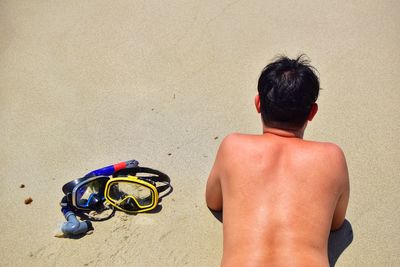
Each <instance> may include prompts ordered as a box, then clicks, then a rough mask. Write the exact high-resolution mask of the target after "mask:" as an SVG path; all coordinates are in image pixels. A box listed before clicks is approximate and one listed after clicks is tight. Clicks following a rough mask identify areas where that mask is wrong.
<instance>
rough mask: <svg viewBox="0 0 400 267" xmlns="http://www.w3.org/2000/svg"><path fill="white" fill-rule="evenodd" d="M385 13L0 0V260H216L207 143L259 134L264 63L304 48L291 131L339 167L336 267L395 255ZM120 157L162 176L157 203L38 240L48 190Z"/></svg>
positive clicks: (394, 36) (399, 241) (363, 5)
mask: <svg viewBox="0 0 400 267" xmlns="http://www.w3.org/2000/svg"><path fill="white" fill-rule="evenodd" d="M399 12H400V4H399V2H396V1H370V0H367V1H351V2H349V1H343V0H340V1H326V2H319V3H315V1H278V2H277V1H208V0H206V1H57V2H55V1H25V2H22V1H1V2H0V123H1V127H0V136H1V139H0V146H1V153H0V162H1V164H0V167H1V172H0V173H1V174H0V176H1V177H0V189H1V191H0V200H1V206H0V211H1V216H0V225H1V226H2V229H3V233H2V235H1V238H0V240H1V249H0V264H1V265H2V266H71V265H72V264H73V265H76V266H111V265H128V264H129V265H131V266H156V265H161V266H218V264H219V261H220V257H221V252H222V225H221V224H220V223H219V222H218V221H217V220H216V219H215V218H214V217H213V216H212V214H211V213H210V212H209V211H208V209H207V208H206V206H205V201H204V188H205V182H206V178H207V175H208V171H209V169H210V167H211V165H212V163H213V160H214V156H215V152H216V149H217V148H218V145H219V143H220V141H221V140H222V139H223V137H224V136H226V135H227V134H229V133H230V132H234V131H237V132H246V133H260V132H261V122H260V118H259V117H258V114H257V113H256V112H255V109H254V106H253V97H254V95H255V94H256V83H257V78H258V75H259V73H260V71H261V69H262V68H263V67H264V66H265V64H266V63H268V62H269V61H270V60H271V59H272V58H273V57H274V56H275V55H277V54H281V53H285V54H287V55H289V56H291V57H293V56H296V55H297V54H299V53H306V54H307V55H308V56H309V57H310V59H311V61H312V63H313V65H314V66H315V67H316V68H317V69H318V70H319V73H320V78H321V86H322V87H323V91H322V92H321V95H320V99H319V101H318V103H319V105H320V110H319V113H318V114H317V117H316V118H315V120H314V121H313V123H312V124H310V126H309V128H308V130H307V132H306V136H305V138H307V139H313V140H321V141H330V142H335V143H337V144H339V145H340V146H341V147H342V148H343V150H344V151H345V153H346V156H347V160H348V165H349V171H350V175H351V200H350V206H349V209H348V214H347V217H348V219H349V220H350V221H351V222H352V224H353V228H354V232H355V239H354V241H353V244H352V245H351V246H350V247H349V248H348V249H347V250H346V251H345V252H344V254H343V255H342V257H341V258H340V259H339V261H338V263H337V266H397V265H399V264H400V256H399V251H400V227H399V223H400V216H399V209H398V207H399V205H400V199H399V197H398V194H399V180H398V177H399V173H400V159H399V152H400V149H399V148H400V147H399V143H398V137H399V134H400V129H399V122H400V107H399V106H400V105H399V103H400V93H399V89H398V87H399V85H400V78H399V77H400V75H399V72H398V69H399V68H400V52H399V51H400V49H399V48H400V47H399V43H400V32H399V29H400V28H399V27H400V20H399V17H398V13H399ZM129 159H137V160H138V161H140V163H141V165H142V166H149V167H152V168H156V169H159V170H162V171H164V172H166V173H167V174H168V175H169V176H170V177H171V179H172V183H173V187H174V191H173V193H172V194H171V195H169V196H168V197H166V198H165V199H164V200H163V202H162V210H161V211H160V212H158V213H154V214H140V215H137V216H134V215H133V216H131V215H126V214H124V213H121V212H118V213H117V214H116V216H115V217H114V218H112V219H110V220H108V221H105V222H100V223H94V228H95V230H94V232H93V234H92V235H89V236H85V237H83V238H80V239H58V238H55V237H53V233H54V231H55V229H56V228H57V227H58V225H59V224H60V223H61V222H63V221H64V218H63V216H62V214H61V212H60V207H59V200H60V199H61V197H62V192H61V187H62V185H63V184H64V183H66V182H68V181H70V180H72V179H74V178H78V177H80V176H82V175H84V174H85V173H87V172H89V171H90V170H93V169H96V168H100V167H103V166H106V165H109V164H112V163H116V162H119V161H123V160H129ZM21 184H24V186H25V187H24V188H20V185H21ZM29 197H30V198H32V200H33V201H32V202H31V203H30V204H28V205H26V204H24V201H25V200H26V199H27V198H29Z"/></svg>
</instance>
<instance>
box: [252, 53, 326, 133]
mask: <svg viewBox="0 0 400 267" xmlns="http://www.w3.org/2000/svg"><path fill="white" fill-rule="evenodd" d="M315 72H316V69H315V68H314V67H312V66H311V65H310V62H309V60H307V59H306V58H305V56H304V55H300V56H298V57H297V58H296V59H290V58H288V57H286V56H280V57H278V58H277V59H276V60H275V61H274V62H272V63H270V64H268V65H267V66H266V67H265V68H264V69H263V71H262V73H261V75H260V78H259V80H258V94H259V96H260V107H261V117H262V120H263V122H264V124H265V125H268V126H269V127H276V128H283V129H291V130H298V129H300V128H301V127H302V126H303V125H304V123H305V122H306V121H307V118H308V115H309V113H310V111H311V107H312V104H313V103H315V102H316V101H317V98H318V93H319V89H320V88H319V79H318V77H317V75H316V74H315Z"/></svg>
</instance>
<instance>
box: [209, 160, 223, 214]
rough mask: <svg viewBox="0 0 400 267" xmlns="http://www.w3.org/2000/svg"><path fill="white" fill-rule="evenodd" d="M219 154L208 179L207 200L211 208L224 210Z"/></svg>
mask: <svg viewBox="0 0 400 267" xmlns="http://www.w3.org/2000/svg"><path fill="white" fill-rule="evenodd" d="M217 160H218V156H217V159H216V160H215V162H214V166H213V167H212V169H211V172H210V175H209V176H208V180H207V187H206V202H207V206H208V207H209V208H210V209H211V210H215V211H221V210H222V188H221V180H220V177H219V174H218V162H217Z"/></svg>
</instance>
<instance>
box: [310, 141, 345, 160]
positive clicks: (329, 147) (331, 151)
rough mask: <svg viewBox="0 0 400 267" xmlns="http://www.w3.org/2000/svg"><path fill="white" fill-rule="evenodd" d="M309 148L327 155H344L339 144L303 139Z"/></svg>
mask: <svg viewBox="0 0 400 267" xmlns="http://www.w3.org/2000/svg"><path fill="white" fill-rule="evenodd" d="M305 142H306V143H307V145H309V146H310V149H314V150H316V151H319V152H320V153H322V154H325V155H326V156H328V157H344V152H343V150H342V149H341V148H340V146H339V145H337V144H335V143H331V142H318V141H305Z"/></svg>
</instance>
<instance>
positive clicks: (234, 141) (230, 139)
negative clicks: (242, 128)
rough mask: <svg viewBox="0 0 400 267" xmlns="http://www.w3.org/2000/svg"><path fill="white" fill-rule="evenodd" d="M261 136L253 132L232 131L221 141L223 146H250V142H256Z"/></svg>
mask: <svg viewBox="0 0 400 267" xmlns="http://www.w3.org/2000/svg"><path fill="white" fill-rule="evenodd" d="M258 137H259V136H258V135H252V134H242V133H237V132H234V133H231V134H228V135H227V136H225V138H224V139H223V140H222V142H221V147H222V148H226V149H229V148H237V147H238V146H248V145H249V144H250V143H252V142H254V140H256V139H257V138H258Z"/></svg>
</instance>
